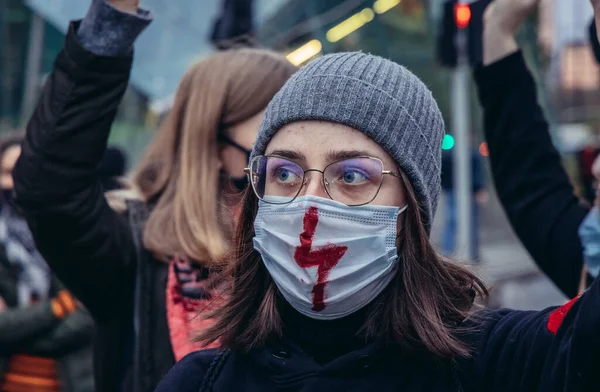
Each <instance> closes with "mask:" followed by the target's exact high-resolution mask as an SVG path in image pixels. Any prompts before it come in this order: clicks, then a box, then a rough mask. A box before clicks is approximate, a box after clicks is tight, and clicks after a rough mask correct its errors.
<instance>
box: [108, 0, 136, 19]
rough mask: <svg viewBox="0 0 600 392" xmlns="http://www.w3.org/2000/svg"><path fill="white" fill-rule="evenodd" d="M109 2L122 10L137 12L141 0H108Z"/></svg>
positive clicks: (130, 12)
mask: <svg viewBox="0 0 600 392" xmlns="http://www.w3.org/2000/svg"><path fill="white" fill-rule="evenodd" d="M108 3H109V4H110V5H112V6H113V7H115V8H116V9H118V10H119V11H121V12H127V13H129V14H133V15H135V14H137V12H138V8H139V7H140V0H108Z"/></svg>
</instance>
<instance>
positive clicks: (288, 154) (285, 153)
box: [267, 150, 306, 161]
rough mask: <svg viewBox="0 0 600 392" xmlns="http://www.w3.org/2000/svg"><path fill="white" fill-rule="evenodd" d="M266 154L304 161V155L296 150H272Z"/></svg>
mask: <svg viewBox="0 0 600 392" xmlns="http://www.w3.org/2000/svg"><path fill="white" fill-rule="evenodd" d="M267 155H277V156H278V157H281V158H287V159H290V160H293V161H306V156H305V155H304V154H302V153H301V152H300V151H298V150H273V151H271V152H269V153H268V154H267Z"/></svg>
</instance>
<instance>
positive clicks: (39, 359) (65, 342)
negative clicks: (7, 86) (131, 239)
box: [0, 135, 94, 392]
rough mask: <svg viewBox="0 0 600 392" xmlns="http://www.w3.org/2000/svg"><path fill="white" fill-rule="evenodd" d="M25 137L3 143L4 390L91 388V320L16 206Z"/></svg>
mask: <svg viewBox="0 0 600 392" xmlns="http://www.w3.org/2000/svg"><path fill="white" fill-rule="evenodd" d="M21 141H22V136H20V135H18V136H11V137H8V138H6V139H4V140H2V141H1V142H0V189H2V196H1V199H0V202H1V203H2V210H1V212H0V391H2V392H23V391H27V392H92V391H93V390H94V380H93V371H92V336H93V331H94V323H93V320H92V318H91V316H90V315H89V313H87V311H86V310H84V309H83V307H82V306H80V305H79V304H78V303H77V301H76V300H75V299H74V298H73V297H72V296H71V295H70V294H69V292H68V291H67V290H65V289H64V288H63V286H62V285H61V284H60V282H59V281H58V280H57V279H56V278H55V277H54V276H53V275H52V273H51V271H50V268H49V267H48V265H47V264H46V262H45V261H44V259H43V258H42V256H41V255H40V253H39V252H38V251H37V249H36V247H35V243H34V241H33V237H32V235H31V232H30V231H29V228H28V227H27V222H26V221H25V219H24V218H23V217H22V216H21V214H20V213H19V212H18V210H16V209H15V208H14V206H13V205H12V188H13V179H12V174H11V172H12V169H13V167H14V165H15V162H16V161H17V158H18V157H19V155H20V153H21V147H20V144H21Z"/></svg>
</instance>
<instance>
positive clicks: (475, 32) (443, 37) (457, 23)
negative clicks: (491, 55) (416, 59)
mask: <svg viewBox="0 0 600 392" xmlns="http://www.w3.org/2000/svg"><path fill="white" fill-rule="evenodd" d="M491 1H492V0H477V1H473V2H471V3H469V4H463V3H458V1H457V0H450V1H446V2H444V5H443V11H442V18H441V26H440V30H439V32H438V39H437V58H438V61H439V62H440V64H441V65H443V66H445V67H448V68H454V67H456V65H457V62H458V58H457V57H458V56H457V51H456V35H457V32H458V31H459V29H464V30H465V31H466V34H467V55H468V58H469V64H471V65H472V66H474V65H476V64H479V63H481V62H482V60H483V13H484V11H485V9H486V7H487V6H488V5H489V4H490V2H491Z"/></svg>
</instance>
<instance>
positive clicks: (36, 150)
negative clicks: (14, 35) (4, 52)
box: [14, 0, 149, 320]
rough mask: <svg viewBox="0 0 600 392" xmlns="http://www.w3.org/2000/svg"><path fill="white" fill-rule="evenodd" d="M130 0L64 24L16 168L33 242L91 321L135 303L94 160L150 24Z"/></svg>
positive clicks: (99, 1) (97, 6)
mask: <svg viewBox="0 0 600 392" xmlns="http://www.w3.org/2000/svg"><path fill="white" fill-rule="evenodd" d="M134 3H135V4H137V1H134V0H129V1H126V0H122V1H118V2H117V1H116V0H115V1H114V4H115V5H116V6H119V7H120V9H121V11H120V10H117V9H116V8H114V7H112V6H111V5H109V4H108V3H106V2H105V1H104V0H93V2H92V6H91V7H90V10H89V12H88V14H87V16H86V18H85V19H84V20H83V21H82V22H81V23H77V22H75V23H72V24H71V26H70V27H69V32H68V34H67V38H66V41H65V47H64V49H63V50H62V51H61V53H60V54H59V55H58V57H57V59H56V62H55V65H54V70H53V71H52V73H51V74H50V77H49V78H48V81H47V83H46V86H45V87H44V90H43V92H42V95H41V98H40V100H39V103H38V106H37V108H36V110H35V112H34V114H33V116H32V118H31V121H30V122H29V124H28V126H27V135H26V140H25V142H24V144H23V152H22V155H21V157H20V159H19V161H18V163H17V166H16V168H15V171H14V177H15V194H16V202H17V204H18V206H19V207H20V208H21V209H22V210H23V212H24V214H25V215H26V217H27V220H28V222H29V225H30V228H31V230H32V232H33V234H34V237H35V239H36V243H37V246H38V249H39V250H40V252H41V253H42V254H43V256H44V257H45V259H46V260H47V261H48V263H49V264H50V265H51V267H52V269H53V271H54V272H55V273H56V275H57V276H58V277H59V278H60V280H61V281H62V282H63V283H65V285H66V286H67V287H68V288H69V290H70V291H71V292H73V294H74V295H75V296H76V297H77V298H78V299H80V300H81V301H82V302H83V303H84V304H85V305H86V307H87V308H88V309H89V310H90V312H91V313H92V314H93V315H94V317H95V318H97V319H98V320H102V319H106V318H110V317H115V316H118V315H119V314H120V312H122V311H125V312H128V311H131V306H132V302H133V300H132V296H133V285H134V276H135V275H134V273H135V266H134V265H133V264H134V253H135V251H134V243H133V240H132V235H131V233H130V229H129V227H128V225H127V222H126V221H125V219H123V218H122V217H120V216H119V215H117V214H116V213H115V212H113V211H112V210H111V209H110V208H109V206H108V204H107V203H106V200H105V198H104V195H103V189H102V187H101V185H100V182H99V180H98V178H97V176H96V168H97V166H98V164H99V162H100V160H101V158H102V155H103V152H104V149H105V148H106V142H107V139H108V136H109V132H110V128H111V125H112V122H113V120H114V118H115V115H116V112H117V108H118V106H119V103H120V102H121V98H122V96H123V94H124V92H125V89H126V87H127V83H128V80H129V72H130V68H131V62H132V52H133V50H132V45H133V42H134V40H135V38H136V37H137V35H138V34H139V33H140V32H141V31H142V30H143V29H144V27H145V26H146V25H147V24H148V23H149V18H148V15H147V13H146V12H143V11H139V12H138V11H131V9H132V8H131V7H132V4H134ZM126 5H129V8H127V7H126ZM135 10H137V8H135ZM123 11H131V12H134V13H137V15H133V14H132V13H129V12H123Z"/></svg>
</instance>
